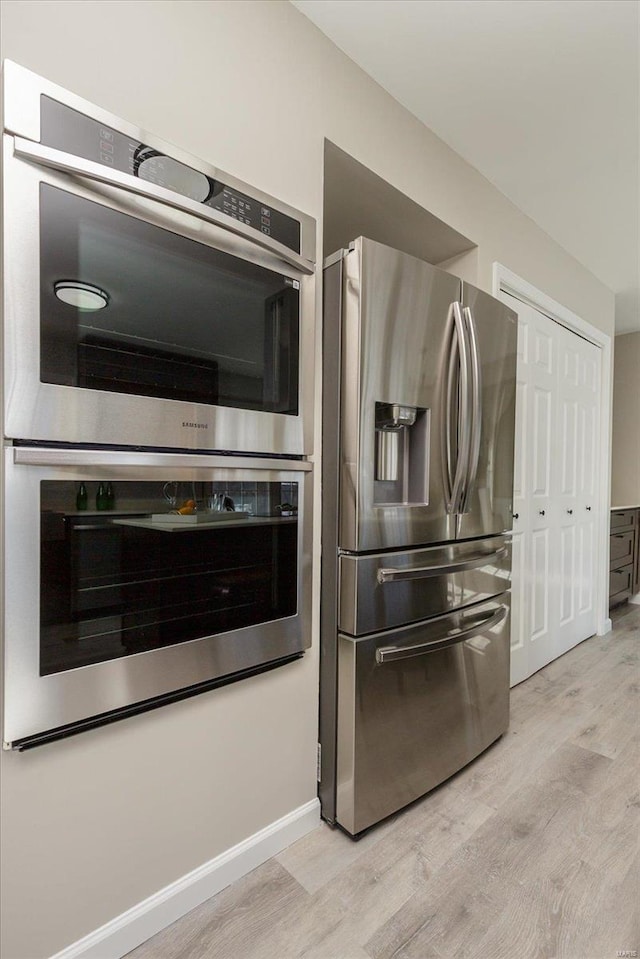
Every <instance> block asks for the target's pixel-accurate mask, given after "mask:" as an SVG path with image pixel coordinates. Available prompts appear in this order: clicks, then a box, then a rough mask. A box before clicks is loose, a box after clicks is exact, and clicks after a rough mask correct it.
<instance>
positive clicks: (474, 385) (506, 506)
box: [457, 283, 518, 539]
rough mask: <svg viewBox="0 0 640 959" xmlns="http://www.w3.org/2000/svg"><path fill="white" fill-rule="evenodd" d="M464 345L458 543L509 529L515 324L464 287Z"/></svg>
mask: <svg viewBox="0 0 640 959" xmlns="http://www.w3.org/2000/svg"><path fill="white" fill-rule="evenodd" d="M462 304H463V315H464V321H465V325H466V330H467V335H468V341H469V387H468V388H469V407H470V411H471V414H470V419H471V438H470V443H469V454H468V459H467V464H466V467H465V469H464V474H465V476H464V481H463V490H462V496H461V501H460V504H459V514H460V516H459V520H458V529H457V538H458V539H470V538H471V537H474V536H489V535H492V534H496V533H503V532H504V531H505V530H509V529H511V525H512V506H513V443H514V430H515V396H516V347H517V335H518V321H517V316H516V314H515V313H514V312H513V311H512V310H510V309H509V308H508V307H507V306H505V305H504V304H502V303H500V302H499V301H498V300H496V299H494V297H492V296H489V294H488V293H484V292H483V291H482V290H478V289H476V288H475V287H474V286H471V285H470V284H469V283H464V284H463V289H462Z"/></svg>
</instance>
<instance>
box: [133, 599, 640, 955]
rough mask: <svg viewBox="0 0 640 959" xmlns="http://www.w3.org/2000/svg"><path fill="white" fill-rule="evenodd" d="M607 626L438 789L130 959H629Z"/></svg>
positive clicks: (626, 825) (618, 739)
mask: <svg viewBox="0 0 640 959" xmlns="http://www.w3.org/2000/svg"><path fill="white" fill-rule="evenodd" d="M613 619H614V631H613V632H612V633H610V634H609V635H608V636H605V637H602V638H598V637H594V638H592V639H589V640H587V641H586V642H584V643H582V644H581V645H580V646H578V647H577V648H576V649H574V650H572V651H571V652H570V653H567V654H566V655H565V656H563V657H561V658H560V659H558V660H556V661H555V662H554V663H551V664H550V665H549V666H547V667H546V668H545V669H543V670H541V671H540V672H539V673H537V674H536V675H535V676H532V677H531V678H530V679H528V680H527V681H526V682H524V683H522V684H521V685H520V686H518V687H516V688H515V689H513V690H512V694H511V725H510V728H509V731H508V733H507V734H506V735H505V736H504V737H503V738H502V740H501V741H500V742H498V743H496V744H495V745H494V746H492V747H491V748H490V749H489V750H488V751H487V752H486V753H485V754H484V755H483V756H481V757H480V758H479V759H477V760H476V761H475V762H474V763H472V764H471V765H470V766H468V767H467V768H466V769H464V770H463V771H462V772H460V773H458V775H456V776H455V777H454V778H453V779H451V780H449V782H447V783H446V784H444V785H443V786H441V787H440V788H438V789H436V790H434V791H433V792H432V793H430V794H429V795H428V796H427V797H426V798H424V799H422V800H420V801H419V802H417V803H415V804H414V805H413V806H411V807H410V808H408V809H406V810H405V811H403V812H402V813H399V814H398V815H396V816H395V817H394V818H393V819H392V820H389V821H387V822H385V823H383V824H382V825H381V826H379V827H377V828H375V829H373V830H372V831H371V832H370V833H368V834H367V835H366V836H365V837H364V838H363V839H361V840H360V842H358V843H354V842H352V841H351V840H350V839H348V838H347V837H346V836H345V835H343V834H342V833H341V832H339V831H338V830H331V829H330V828H329V827H328V826H326V825H325V824H322V825H321V826H320V827H319V828H318V829H316V830H315V831H314V832H313V833H311V834H310V835H309V836H306V837H305V838H304V839H301V840H300V841H299V842H297V843H295V844H294V845H293V846H291V847H290V848H289V849H287V850H285V852H283V853H282V854H281V855H279V856H278V857H276V858H275V859H272V860H270V861H269V862H267V863H265V864H264V865H263V866H260V867H259V868H258V869H256V870H255V871H254V872H252V873H251V874H250V875H248V876H246V877H245V878H244V879H242V880H240V881H239V882H237V883H235V884H234V885H233V886H230V887H229V888H227V889H225V890H224V891H223V892H221V893H220V894H219V895H218V896H216V897H214V898H213V899H211V900H209V901H208V902H205V903H203V905H201V906H199V907H198V908H197V909H194V910H193V912H191V913H189V914H188V915H187V916H185V917H184V918H183V919H180V920H179V921H178V922H176V923H174V924H173V925H172V926H170V927H168V928H167V929H166V930H164V931H163V932H161V933H159V934H158V935H157V936H155V937H154V938H153V939H151V940H149V942H147V943H145V944H144V945H142V946H140V947H139V948H138V949H135V950H134V951H133V952H132V953H130V954H129V959H303V957H304V959H392V957H393V959H454V957H455V959H507V957H509V959H514V957H515V959H610V957H611V959H615V957H619V956H622V955H625V954H626V955H627V956H640V934H639V925H640V923H639V919H640V905H639V904H640V881H639V875H638V858H639V857H638V845H639V843H638V838H639V816H640V784H639V774H638V769H639V766H638V745H639V740H640V736H639V723H638V719H639V705H638V703H639V697H638V690H639V686H640V683H639V678H640V674H639V672H638V646H639V644H640V607H638V606H628V605H627V606H624V607H621V608H620V609H619V610H617V611H614V614H613ZM633 950H637V951H636V952H633Z"/></svg>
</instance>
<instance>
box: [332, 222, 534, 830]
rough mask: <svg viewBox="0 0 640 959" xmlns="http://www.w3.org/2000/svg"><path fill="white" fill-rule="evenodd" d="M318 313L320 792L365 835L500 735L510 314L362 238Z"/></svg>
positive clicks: (504, 675) (511, 398)
mask: <svg viewBox="0 0 640 959" xmlns="http://www.w3.org/2000/svg"><path fill="white" fill-rule="evenodd" d="M324 303H325V306H324V334H323V349H324V379H323V417H324V418H323V494H322V496H323V521H322V600H321V675H320V681H321V697H320V761H319V778H320V783H319V795H320V800H321V804H322V814H323V816H324V818H325V819H326V820H327V821H329V822H331V823H337V824H339V825H340V826H341V827H342V828H343V829H345V830H346V831H347V832H348V833H350V834H351V835H354V836H355V835H358V834H359V833H361V832H362V831H363V830H365V829H367V828H368V827H370V826H371V825H373V824H374V823H376V822H378V821H380V820H381V819H383V818H385V817H386V816H388V815H390V814H391V813H393V812H395V811H396V810H398V809H400V808H401V807H402V806H405V805H406V804H408V803H410V802H412V801H413V800H415V799H417V798H418V797H419V796H422V795H423V794H424V793H426V792H428V791H429V790H430V789H433V788H434V787H435V786H437V785H438V784H439V783H441V782H443V781H444V780H445V779H447V778H448V777H449V776H451V775H452V774H453V773H455V772H456V771H457V770H458V769H460V768H461V767H462V766H464V765H465V764H466V763H468V762H470V761H471V760H472V759H473V758H474V757H476V756H477V755H478V754H479V753H481V752H482V751H483V750H484V749H486V747H487V746H489V745H490V744H491V743H492V742H493V741H494V740H496V739H497V738H498V737H499V736H501V735H502V733H503V732H504V731H505V730H506V729H507V725H508V721H509V649H510V644H509V622H510V616H509V613H510V592H509V588H510V576H511V542H510V536H509V532H510V530H511V525H512V489H513V442H514V415H515V372H516V336H517V320H516V315H515V314H514V313H513V312H512V311H511V310H509V309H508V308H507V307H506V306H504V305H503V304H502V303H500V302H498V301H497V300H495V299H494V298H493V297H491V296H489V295H488V294H486V293H484V292H482V291H481V290H478V289H476V288H475V287H473V286H471V285H470V284H468V283H462V282H461V281H460V280H458V279H457V278H456V277H454V276H452V275H451V274H448V273H446V272H444V271H443V270H440V269H438V268H437V267H434V266H431V265H430V264H428V263H425V262H423V261H422V260H418V259H416V258H414V257H412V256H408V255H407V254H405V253H400V252H398V251H397V250H393V249H390V248H389V247H386V246H383V245H382V244H380V243H375V242H373V241H372V240H367V239H364V238H362V237H360V238H359V239H357V240H355V241H354V242H353V243H352V244H351V245H350V248H349V250H345V251H340V252H338V253H336V254H334V255H333V256H331V257H329V258H328V260H327V261H326V263H325V270H324Z"/></svg>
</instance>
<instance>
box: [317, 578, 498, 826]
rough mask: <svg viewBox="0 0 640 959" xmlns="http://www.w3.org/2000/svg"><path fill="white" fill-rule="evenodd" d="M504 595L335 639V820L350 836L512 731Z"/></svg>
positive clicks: (435, 784)
mask: <svg viewBox="0 0 640 959" xmlns="http://www.w3.org/2000/svg"><path fill="white" fill-rule="evenodd" d="M509 613H510V595H509V593H504V594H503V595H501V596H499V597H498V598H497V599H496V600H495V601H491V602H488V603H482V604H480V605H478V606H475V607H472V608H470V609H466V610H463V611H460V612H456V613H452V614H449V615H447V616H439V617H436V618H434V619H432V620H430V621H429V622H428V623H421V624H420V625H419V626H412V627H408V628H404V629H400V630H397V631H393V632H385V633H384V634H377V635H374V636H369V637H364V638H360V639H354V638H353V637H350V636H345V635H343V634H340V635H339V637H338V741H337V782H336V819H337V821H338V823H339V824H340V825H341V826H342V827H343V828H344V829H345V830H347V831H348V832H349V833H351V834H352V835H356V834H357V833H359V832H361V831H362V830H363V829H366V828H367V827H369V826H371V825H373V824H374V823H376V822H378V821H379V820H381V819H383V818H384V817H385V816H388V815H390V814H391V813H393V812H395V811H396V810H398V809H400V808H402V807H403V806H405V805H406V804H407V803H410V802H412V801H413V800H414V799H417V798H418V797H419V796H422V795H423V794H424V793H426V792H428V791H429V790H430V789H433V788H434V787H435V786H437V785H438V784H439V783H441V782H443V781H444V780H445V779H447V778H448V777H449V776H451V775H453V773H455V772H456V771H457V770H459V769H461V768H462V767H463V766H464V765H466V764H467V763H468V762H470V760H472V759H473V758H474V757H475V756H477V755H478V754H479V753H481V752H482V751H483V750H484V749H485V748H486V747H487V746H489V745H490V744H491V743H492V742H493V741H494V740H495V739H497V738H498V737H499V736H501V735H502V733H504V732H505V731H506V729H507V726H508V723H509V620H510V616H509Z"/></svg>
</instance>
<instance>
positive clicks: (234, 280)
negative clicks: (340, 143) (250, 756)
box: [2, 63, 315, 749]
mask: <svg viewBox="0 0 640 959" xmlns="http://www.w3.org/2000/svg"><path fill="white" fill-rule="evenodd" d="M3 107H4V117H3V118H4V131H5V132H4V135H3V214H4V217H3V230H4V235H3V240H4V244H3V246H4V250H3V272H4V278H3V299H2V303H3V333H2V335H3V346H4V366H3V422H4V457H3V471H2V494H3V495H2V522H3V531H2V545H3V577H2V585H3V592H4V603H3V640H4V680H5V681H4V689H5V696H4V728H3V743H4V745H5V747H13V748H18V749H25V748H29V747H31V746H34V745H39V744H41V743H43V742H48V741H50V740H51V739H55V738H60V737H62V736H67V735H71V734H73V733H75V732H78V731H81V730H82V729H84V728H87V727H88V726H92V725H97V724H102V723H106V722H110V721H112V720H114V719H117V718H121V717H123V716H126V715H129V714H131V713H132V712H135V711H140V710H142V709H148V708H152V707H154V706H156V705H161V704H162V703H165V702H167V701H170V700H173V699H177V698H183V697H185V696H188V695H192V694H194V693H197V692H201V691H203V690H205V689H209V688H212V687H214V686H217V685H220V684H222V683H228V682H233V681H236V680H238V679H241V678H244V677H247V676H249V675H252V674H253V673H255V672H259V671H263V670H266V669H271V668H273V667H274V666H279V665H282V664H285V663H288V662H290V661H292V660H293V659H295V658H298V657H300V656H301V655H302V654H303V651H304V649H305V648H306V647H307V646H308V645H309V643H310V563H311V560H310V556H311V530H310V521H311V506H310V503H311V489H310V485H311V484H310V475H311V464H310V463H309V462H308V461H307V460H306V458H305V457H306V454H308V453H310V452H311V441H312V408H311V403H312V399H313V351H312V345H313V315H314V276H313V270H314V265H313V258H314V243H315V238H314V233H315V224H314V221H313V220H312V219H311V218H309V217H307V216H305V215H304V214H300V213H298V212H297V211H295V210H293V209H292V208H290V207H288V206H286V205H285V204H282V203H279V202H276V201H274V200H273V199H272V198H271V197H269V196H267V195H266V194H263V193H261V192H259V191H256V190H254V189H253V188H251V187H248V186H246V185H245V184H241V183H240V182H239V181H237V180H235V179H234V178H233V177H230V176H227V175H226V174H222V173H221V172H220V171H217V170H215V169H214V168H212V167H210V166H209V165H207V164H205V163H203V162H201V161H199V160H196V159H195V158H193V157H190V156H188V155H186V154H184V153H182V152H181V151H179V150H177V149H176V148H174V147H169V146H168V145H167V144H164V143H161V142H160V141H159V140H157V139H156V138H154V137H152V136H149V135H147V134H146V133H143V132H142V131H140V130H137V129H135V128H133V127H131V126H130V125H129V124H127V123H125V122H124V121H121V120H119V119H117V118H116V117H113V116H111V115H109V114H106V113H105V112H104V111H102V110H100V109H99V108H97V107H94V106H93V105H91V104H88V103H85V102H84V101H82V100H80V99H78V98H77V97H75V96H73V95H72V94H70V93H68V92H67V91H64V90H62V89H60V88H59V87H56V86H54V85H52V84H49V83H48V82H47V81H45V80H42V79H41V78H39V77H36V76H35V75H33V74H31V73H30V72H29V71H26V70H24V69H23V68H21V67H18V66H17V65H16V64H12V63H5V65H4V103H3Z"/></svg>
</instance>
